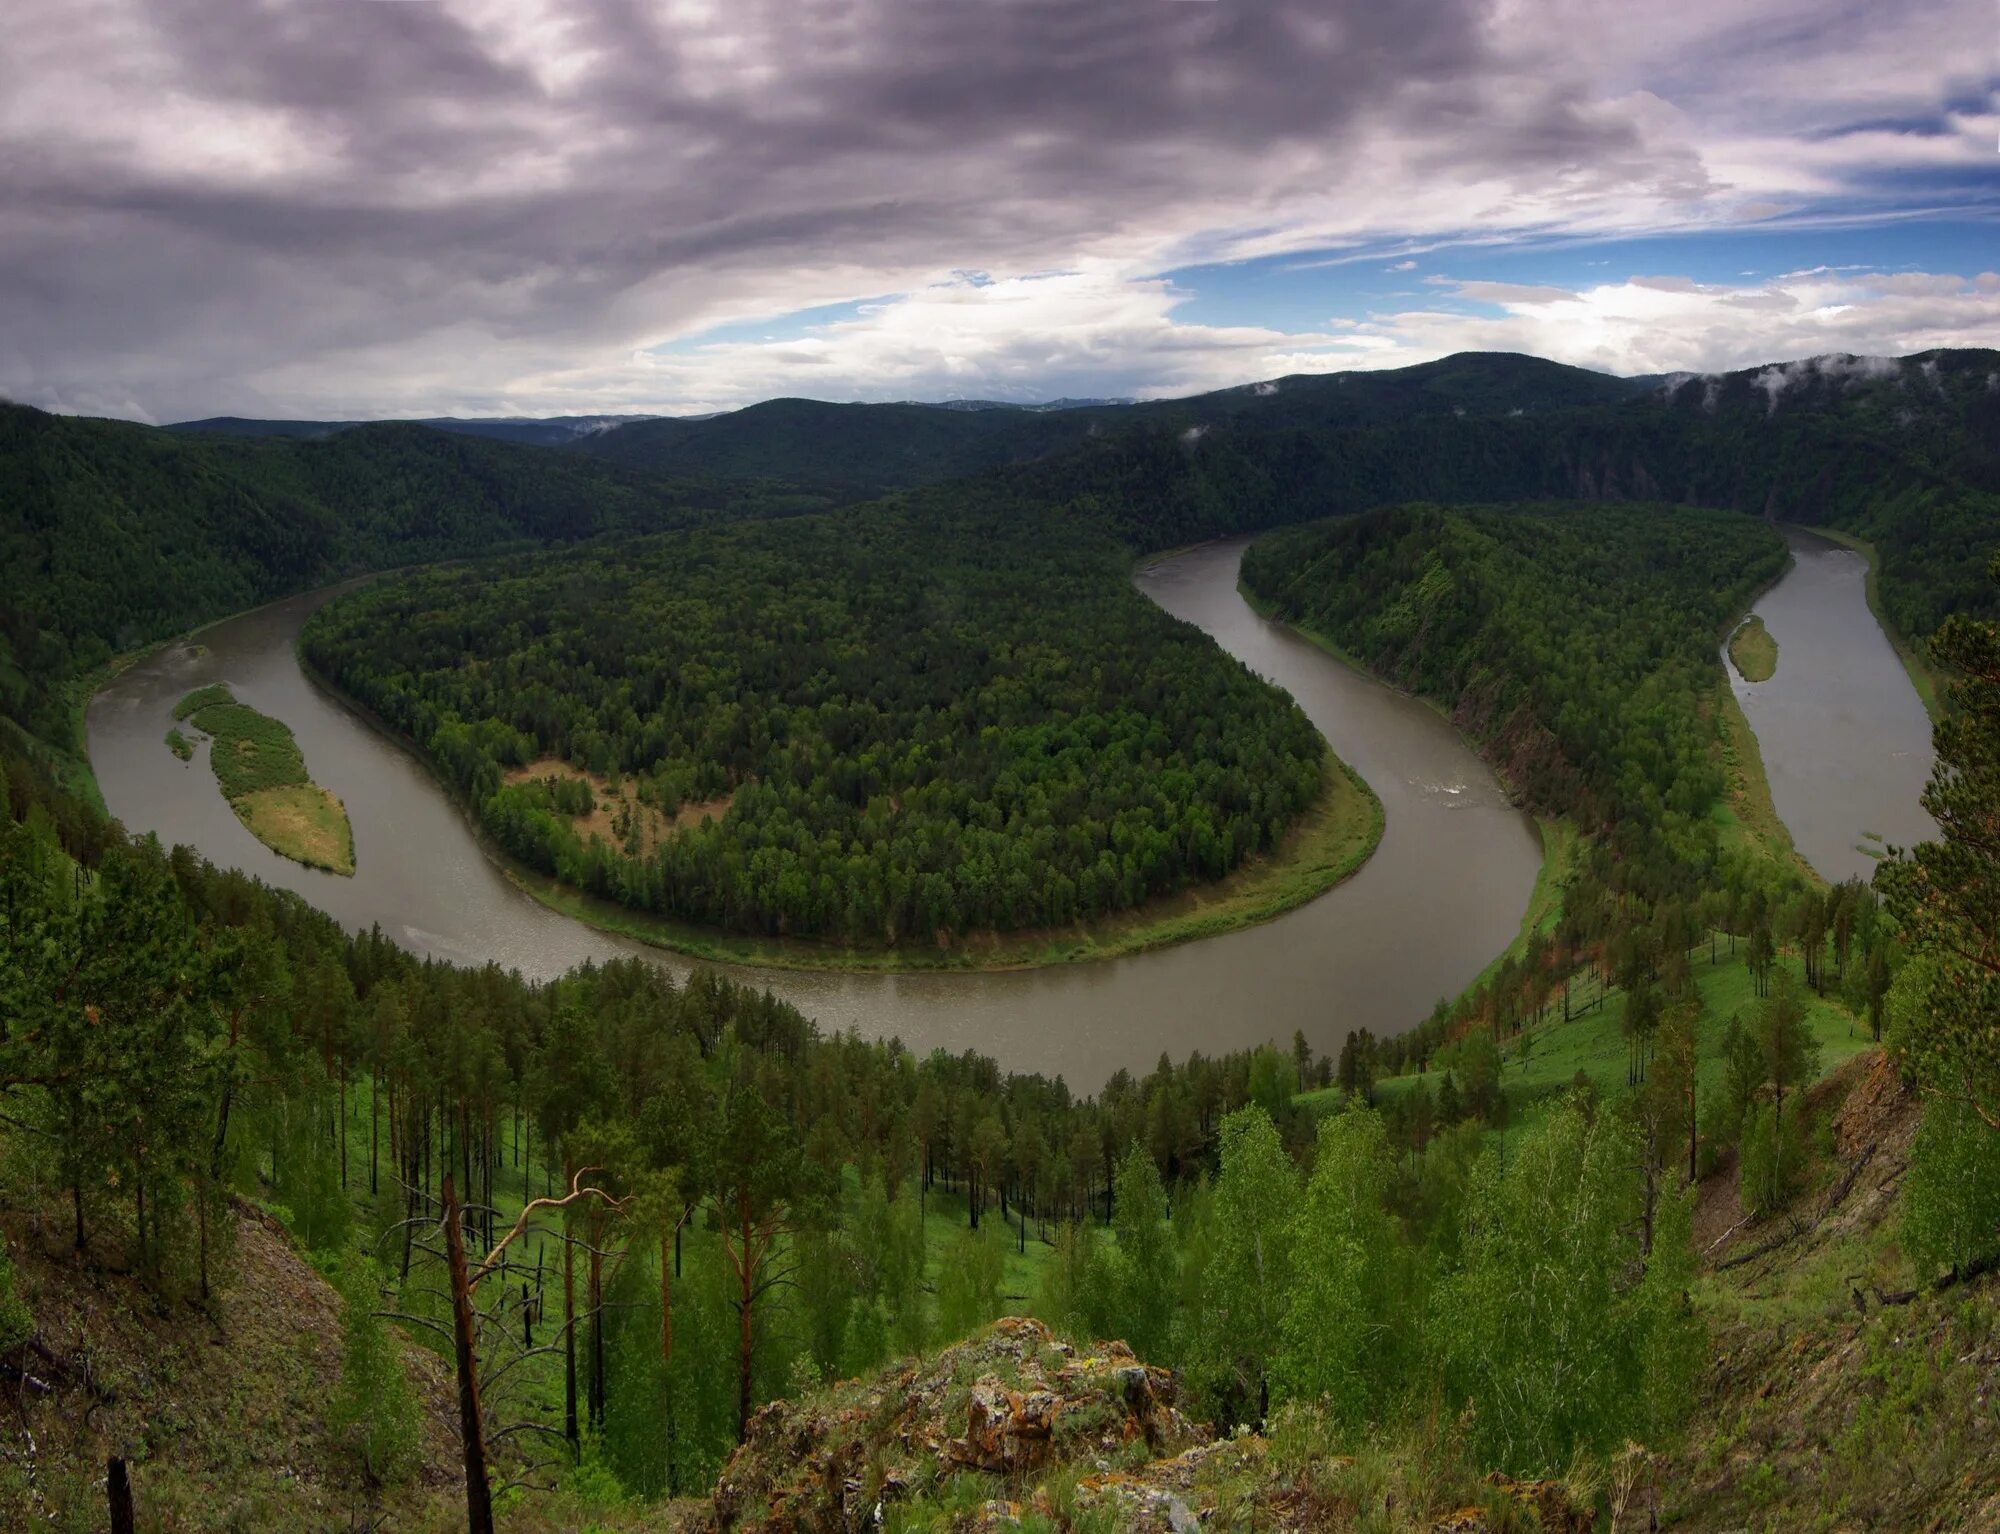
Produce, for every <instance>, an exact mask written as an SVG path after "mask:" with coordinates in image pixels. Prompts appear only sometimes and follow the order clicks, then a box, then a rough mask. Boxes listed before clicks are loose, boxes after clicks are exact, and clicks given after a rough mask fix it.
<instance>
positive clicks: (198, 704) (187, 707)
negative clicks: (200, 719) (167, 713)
mask: <svg viewBox="0 0 2000 1534" xmlns="http://www.w3.org/2000/svg"><path fill="white" fill-rule="evenodd" d="M235 701H236V695H235V694H234V693H232V692H231V691H230V690H229V688H228V687H227V685H225V684H224V683H221V682H211V683H210V684H209V685H208V686H206V687H197V688H196V689H195V690H194V691H193V692H191V693H189V694H188V695H187V696H186V697H185V698H182V699H181V701H180V702H178V703H176V704H175V705H174V718H175V719H176V720H181V719H186V718H188V717H189V716H190V715H192V714H198V713H200V712H201V711H202V710H203V709H205V708H213V707H214V706H215V705H216V704H218V703H234V702H235Z"/></svg>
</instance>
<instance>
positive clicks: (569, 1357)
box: [563, 1221, 583, 1449]
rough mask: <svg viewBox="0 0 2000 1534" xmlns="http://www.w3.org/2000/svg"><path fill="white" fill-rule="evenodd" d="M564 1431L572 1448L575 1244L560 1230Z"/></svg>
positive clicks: (575, 1435)
mask: <svg viewBox="0 0 2000 1534" xmlns="http://www.w3.org/2000/svg"><path fill="white" fill-rule="evenodd" d="M565 1223H567V1221H565ZM563 1433H564V1435H565V1436H566V1437H567V1438H568V1439H569V1444H570V1448H572V1449H575V1448H576V1447H577V1445H578V1444H580V1443H581V1442H582V1441H583V1435H582V1434H581V1433H579V1432H578V1431H577V1424H576V1247H575V1246H574V1245H573V1244H572V1243H571V1241H570V1239H569V1233H568V1232H567V1231H565V1232H564V1233H563Z"/></svg>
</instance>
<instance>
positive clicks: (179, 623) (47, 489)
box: [0, 404, 791, 738]
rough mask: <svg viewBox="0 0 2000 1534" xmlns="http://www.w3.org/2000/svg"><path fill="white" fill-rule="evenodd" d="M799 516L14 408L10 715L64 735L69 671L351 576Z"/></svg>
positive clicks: (612, 474)
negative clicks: (724, 521)
mask: <svg viewBox="0 0 2000 1534" xmlns="http://www.w3.org/2000/svg"><path fill="white" fill-rule="evenodd" d="M790 504H791V503H789V502H788V501H787V500H785V499H784V498H782V497H778V496H775V495H772V494H769V493H768V492H767V491H766V489H765V488H763V487H759V486H747V487H731V488H718V487H715V486H711V485H704V484H700V483H696V482H692V481H681V482H675V481H670V480H666V479H662V478H659V477H656V476H650V475H644V474H636V473H628V472H626V471H623V470H619V469H616V468H612V467H609V466H605V465H599V464H594V463H591V462H590V461H588V460H586V459H581V458H575V457H570V456H567V455H559V454H554V453H548V452H543V451H538V450H536V449H533V448H524V447H511V446H508V445H505V444H502V443H497V442H484V441H479V440H476V439H473V438H468V437H463V436H448V435H445V434H444V433H441V432H436V431H431V430H428V429H426V428H423V427H420V426H414V425H396V424H383V425H374V426H362V427H356V428H355V429H353V430H351V431H346V432H342V433H340V434H339V435H337V436H333V437H330V438H327V439H325V440H323V441H296V440H282V439H277V440H265V441H253V440H239V439H229V440H222V439H205V438H199V437H185V436H178V435H174V434H170V433H167V432H163V431H160V430H157V429H155V428H153V427H148V426H137V425H132V424H129V423H126V422H122V421H103V420H86V419H78V418H74V417H66V416H55V415H49V414H46V413H44V412H42V411H39V410H31V409H27V408H25V407H21V406H13V405H4V404H0V712H4V714H5V715H6V716H7V717H10V718H12V719H14V720H15V721H16V722H18V723H20V724H22V725H24V726H26V727H27V728H29V729H30V730H32V731H35V732H37V733H41V734H45V735H49V736H51V737H52V738H60V737H61V736H62V735H63V734H64V733H65V732H66V729H67V724H66V721H64V720H63V719H62V718H60V717H58V714H59V711H58V710H56V708H55V704H54V702H53V701H52V700H53V695H54V690H55V689H58V688H60V686H61V685H62V684H63V682H64V681H65V680H66V679H67V678H69V677H72V676H75V675H77V674H79V673H80V672H83V671H86V670H88V669H89V668H91V667H92V666H95V665H97V664H99V663H100V662H102V661H103V660H105V659H106V658H108V657H109V656H111V655H112V654H114V653H117V652H118V651H121V650H124V649H127V648H130V647H132V646H134V645H139V644H143V643H146V642H148V641H151V640H156V639H160V638H163V637H165V636H167V635H169V634H172V633H175V632H178V631H180V630H183V629H185V628H187V627H189V626H190V625H192V624H195V623H198V622H201V621H203V620H206V619H210V618H216V617H220V616H222V615H223V614H226V613H229V612H232V611H235V610H237V609H240V608H243V607H248V606H251V605H253V604H255V603H258V602H262V601H267V600H269V599H271V598H274V597H278V596H283V595H286V594H288V593H290V592H294V591H300V590H303V589H306V588H308V587H311V586H315V585H321V584H324V583H326V582H327V581H330V580H333V579H336V578H337V577H340V576H343V575H351V574H354V573H357V572H359V571H364V570H377V569H382V568H384V567H387V566H391V565H399V564H409V563H414V562H419V561H425V560H434V559H441V558H450V557H456V556H460V555H468V554H481V553H489V552H492V551H494V550H496V549H503V548H506V547H509V546H517V547H518V546H523V545H534V544H543V543H562V542H570V541H573V540H575V539H578V538H586V537H590V536H592V535H593V534H596V533H600V532H604V531H608V530H612V529H625V528H637V529H653V528H662V527H673V526H679V525H685V524H687V523H689V522H691V521H697V520H701V519H703V518H706V517H710V516H717V515H723V514H731V513H738V512H742V511H745V510H757V511H766V510H784V509H789V506H790Z"/></svg>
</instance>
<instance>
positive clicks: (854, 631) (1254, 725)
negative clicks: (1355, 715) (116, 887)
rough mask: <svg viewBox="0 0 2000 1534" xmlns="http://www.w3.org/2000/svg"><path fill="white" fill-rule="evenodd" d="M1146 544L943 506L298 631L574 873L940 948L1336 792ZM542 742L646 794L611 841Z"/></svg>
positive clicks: (1184, 878) (725, 922)
mask: <svg viewBox="0 0 2000 1534" xmlns="http://www.w3.org/2000/svg"><path fill="white" fill-rule="evenodd" d="M1128 559H1129V555H1127V554H1126V553H1125V552H1124V551H1123V550H1122V549H1120V548H1119V547H1118V546H1117V545H1116V544H1115V543H1113V542H1111V541H1110V540H1108V539H1106V538H1104V537H1102V536H1101V535H1096V534H1094V533H1092V532H1091V531H1090V530H1088V529H1084V530H1077V529H1072V528H1066V527H1064V526H1063V525H1062V524H1060V523H1057V522H1055V521H1053V520H1051V519H1049V518H1047V517H1045V516H1036V515H1033V514H1032V513H1024V512H1022V511H1020V510H1019V509H1017V508H1015V507H1012V506H1005V505H1003V506H1000V507H998V508H996V509H995V510H992V511H982V510H981V509H979V508H978V507H977V505H976V503H975V505H973V506H970V507H967V506H962V505H952V504H947V503H944V502H943V498H941V497H933V498H932V499H931V500H930V501H928V502H921V503H919V504H917V505H914V506H909V507H903V506H885V507H882V508H880V509H878V510H870V511H868V512H861V513H845V514H840V515H834V516H826V517H811V518H801V519H797V520H793V521H788V522H782V523H754V524H749V525H744V526H739V527H734V528H730V529H727V530H720V531H713V532H703V533H698V534H695V535H693V536H689V537H673V538H665V539H654V540H649V541H645V542H641V543H627V544H619V545H615V546H613V547H612V548H610V549H598V548H595V547H592V548H587V549H584V550H579V551H577V552H574V553H570V554H562V555H555V556H535V557H526V558H522V559H517V560H513V561H510V562H507V563H505V564H502V565H499V566H497V567H496V566H494V565H490V564H489V565H481V566H478V567H475V568H469V569H464V570H444V571H437V572H433V573H428V574H423V575H417V576H411V577H405V578H400V579H394V580H390V581H385V582H380V583H377V584H376V585H374V586H371V587H369V588H368V589H366V590H364V591H362V592H359V593H356V594H355V595H353V596H349V597H347V598H344V599H342V600H341V601H338V602H336V603H334V604H333V605H331V606H330V607H328V608H325V609H323V610H322V611H321V612H319V613H318V614H316V615H315V616H314V618H313V620H312V622H311V623H310V625H309V626H308V628H307V631H306V634H305V636H304V640H303V651H304V654H305V657H306V659H307V660H308V661H309V662H310V663H311V664H312V665H313V666H315V667H316V668H318V669H319V670H320V671H321V672H322V673H323V674H325V675H326V676H328V677H330V678H331V679H332V680H333V681H334V682H335V683H336V684H337V685H339V686H340V687H341V688H342V689H344V690H345V691H347V692H348V693H351V694H352V695H354V696H355V697H356V698H358V699H359V700H360V701H361V702H362V703H363V704H364V705H365V706H366V707H368V708H369V709H370V710H371V711H373V712H374V713H376V714H377V715H379V716H381V717H382V718H383V719H385V720H386V721H387V722H388V723H389V724H390V725H392V726H393V727H394V728H396V729H397V730H399V731H401V732H403V733H404V734H406V735H408V736H411V737H413V738H414V739H415V740H417V741H418V742H419V743H421V745H422V746H423V748H424V750H425V753H426V754H427V755H428V756H429V757H430V758H431V760H432V761H434V762H436V763H437V764H438V766H439V769H440V771H442V772H443V773H444V775H445V776H446V777H447V778H448V780H449V781H451V782H452V783H453V784H454V785H456V786H457V787H458V789H459V790H460V791H461V792H462V793H463V794H464V795H465V796H466V798H467V799H468V800H469V801H470V802H471V803H472V804H473V805H474V806H475V807H476V809H477V812H478V815H479V818H480V820H481V822H482V824H483V825H484V826H485V827H486V828H487V830H488V831H490V832H491V833H492V835H493V836H494V838H495V839H496V840H497V841H498V842H499V843H500V845H501V846H502V847H504V848H505V849H506V850H507V851H508V852H510V853H511V854H513V855H514V856H515V857H517V858H519V859H521V860H522V861H523V862H526V863H528V864H530V865H532V866H534V867H536V868H538V869H540V870H542V871H544V872H547V873H551V874H554V875H556V876H557V877H558V878H560V879H561V880H563V881H564V882H565V883H568V884H571V885H574V886H576V887H578V888H581V889H583V890H585V891H587V892H589V893H591V894H595V895H603V896H608V897H610V898H612V899H615V900H618V901H620V902H622V903H624V904H626V905H630V906H633V907H636V908H638V909H640V910H644V911H652V912H659V913H661V914H665V915H669V916H673V917H679V918H682V919H685V920H690V921H696V922H702V923H707V924H710V925H714V926H720V927H727V928H733V929H737V930H748V931H754V932H765V933H774V934H793V935H799V936H828V937H837V938H845V939H850V940H854V939H858V940H861V941H864V942H895V941H897V940H914V941H917V942H929V941H933V940H936V939H940V938H948V937H949V936H950V935H951V934H953V933H962V932H965V931H967V930H970V929H985V928H998V929H1002V930H1011V929H1016V928H1021V927H1035V926H1050V925H1060V924H1065V923H1070V922H1074V921H1079V920H1089V919H1091V918H1094V917H1098V916H1102V915H1105V914H1108V913H1111V912H1117V911H1122V910H1126V909H1128V908H1130V907H1132V906H1135V905H1138V904H1139V903H1141V902H1142V901H1144V900H1146V899H1147V898H1148V897H1149V896H1153V895H1157V894H1160V893H1163V892H1166V891H1171V890H1175V889H1178V888H1180V887H1182V886H1184V885H1186V884H1188V883H1191V882H1197V881H1204V880H1214V879H1218V878H1220V877H1221V876H1222V875H1223V874H1225V873H1227V872H1228V871H1229V870H1230V869H1232V868H1234V867H1236V866H1237V865H1238V864H1239V863H1240V862H1241V861H1242V860H1243V859H1244V858H1245V857H1248V856H1250V855H1252V854H1255V853H1259V852H1264V851H1267V850H1269V849H1270V848H1271V847H1273V846H1274V845H1275V844H1276V843H1277V842H1278V840H1279V839H1280V838H1281V837H1282V835H1283V834H1284V832H1285V831H1286V829H1287V828H1288V827H1289V826H1290V824H1291V823H1292V821H1293V819H1294V818H1295V817H1296V816H1297V815H1298V814H1299V813H1300V812H1301V811H1302V810H1304V809H1305V808H1306V807H1307V806H1308V805H1309V804H1310V803H1312V802H1313V800H1314V799H1315V798H1316V797H1317V796H1318V795H1319V793H1320V791H1321V785H1322V779H1323V774H1324V772H1325V766H1324V760H1323V758H1324V751H1325V747H1324V745H1323V743H1322V742H1321V740H1320V738H1319V735H1318V732H1317V731H1315V730H1314V729H1313V728H1312V726H1311V725H1310V724H1309V723H1308V722H1307V721H1306V719H1305V716H1304V715H1303V714H1301V713H1300V712H1299V710H1298V708H1297V707H1296V706H1295V705H1293V704H1292V703H1291V702H1290V701H1289V700H1288V699H1286V698H1285V697H1284V696H1283V695H1282V694H1280V693H1278V692H1277V691H1276V690H1275V689H1273V688H1271V687H1269V686H1267V685H1264V684H1262V683H1260V682H1258V681H1257V680H1256V679H1255V678H1253V677H1251V676H1250V675H1249V674H1248V673H1247V672H1245V671H1244V670H1243V668H1242V667H1241V666H1238V665H1236V664H1235V663H1234V662H1232V661H1230V660H1229V659H1228V658H1227V657H1226V656H1224V655H1223V654H1222V653H1221V652H1220V651H1218V650H1217V649H1216V648H1215V647H1214V645H1212V644H1210V643H1209V642H1208V641H1207V640H1206V639H1205V638H1204V637H1203V636H1202V635H1200V634H1199V633H1197V632H1196V631H1195V630H1193V629H1191V628H1190V627H1188V626H1187V625H1184V624H1181V623H1177V622H1176V621H1174V620H1173V619H1171V618H1168V617H1167V616H1166V615H1165V614H1163V613H1162V612H1160V610H1159V609H1158V608H1157V607H1155V606H1154V605H1153V604H1152V603H1151V602H1148V601H1147V600H1146V599H1145V598H1143V597H1141V596H1140V595H1138V593H1136V592H1134V591H1132V590H1131V589H1130V587H1129V585H1128V583H1127V582H1126V580H1125V574H1124V571H1125V566H1126V563H1127V561H1128ZM543 762H547V763H551V764H553V765H555V766H558V767H561V766H567V767H570V768H574V769H576V770H577V771H579V772H580V773H584V774H588V775H589V776H590V778H592V779H595V780H596V782H597V783H598V784H599V785H600V786H602V785H609V784H625V785H629V786H630V788H631V789H632V790H633V795H632V797H631V799H630V800H629V801H628V803H627V806H626V808H625V809H624V810H623V811H622V819H621V820H620V821H619V823H617V824H616V825H614V826H613V827H611V828H610V834H609V835H608V836H606V835H597V836H594V837H591V838H590V839H586V834H587V833H586V832H585V831H584V830H582V829H580V828H579V826H580V822H579V820H578V816H577V812H578V811H579V810H582V811H584V812H585V813H586V814H588V812H589V811H590V810H591V809H593V808H594V807H595V803H596V801H597V799H598V792H597V791H596V790H593V789H592V788H590V787H588V786H586V783H585V782H584V781H582V780H580V779H578V778H563V777H554V776H543V775H538V774H537V772H536V768H535V764H536V763H543ZM676 819H678V821H679V824H678V825H672V824H671V823H672V822H674V821H676Z"/></svg>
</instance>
